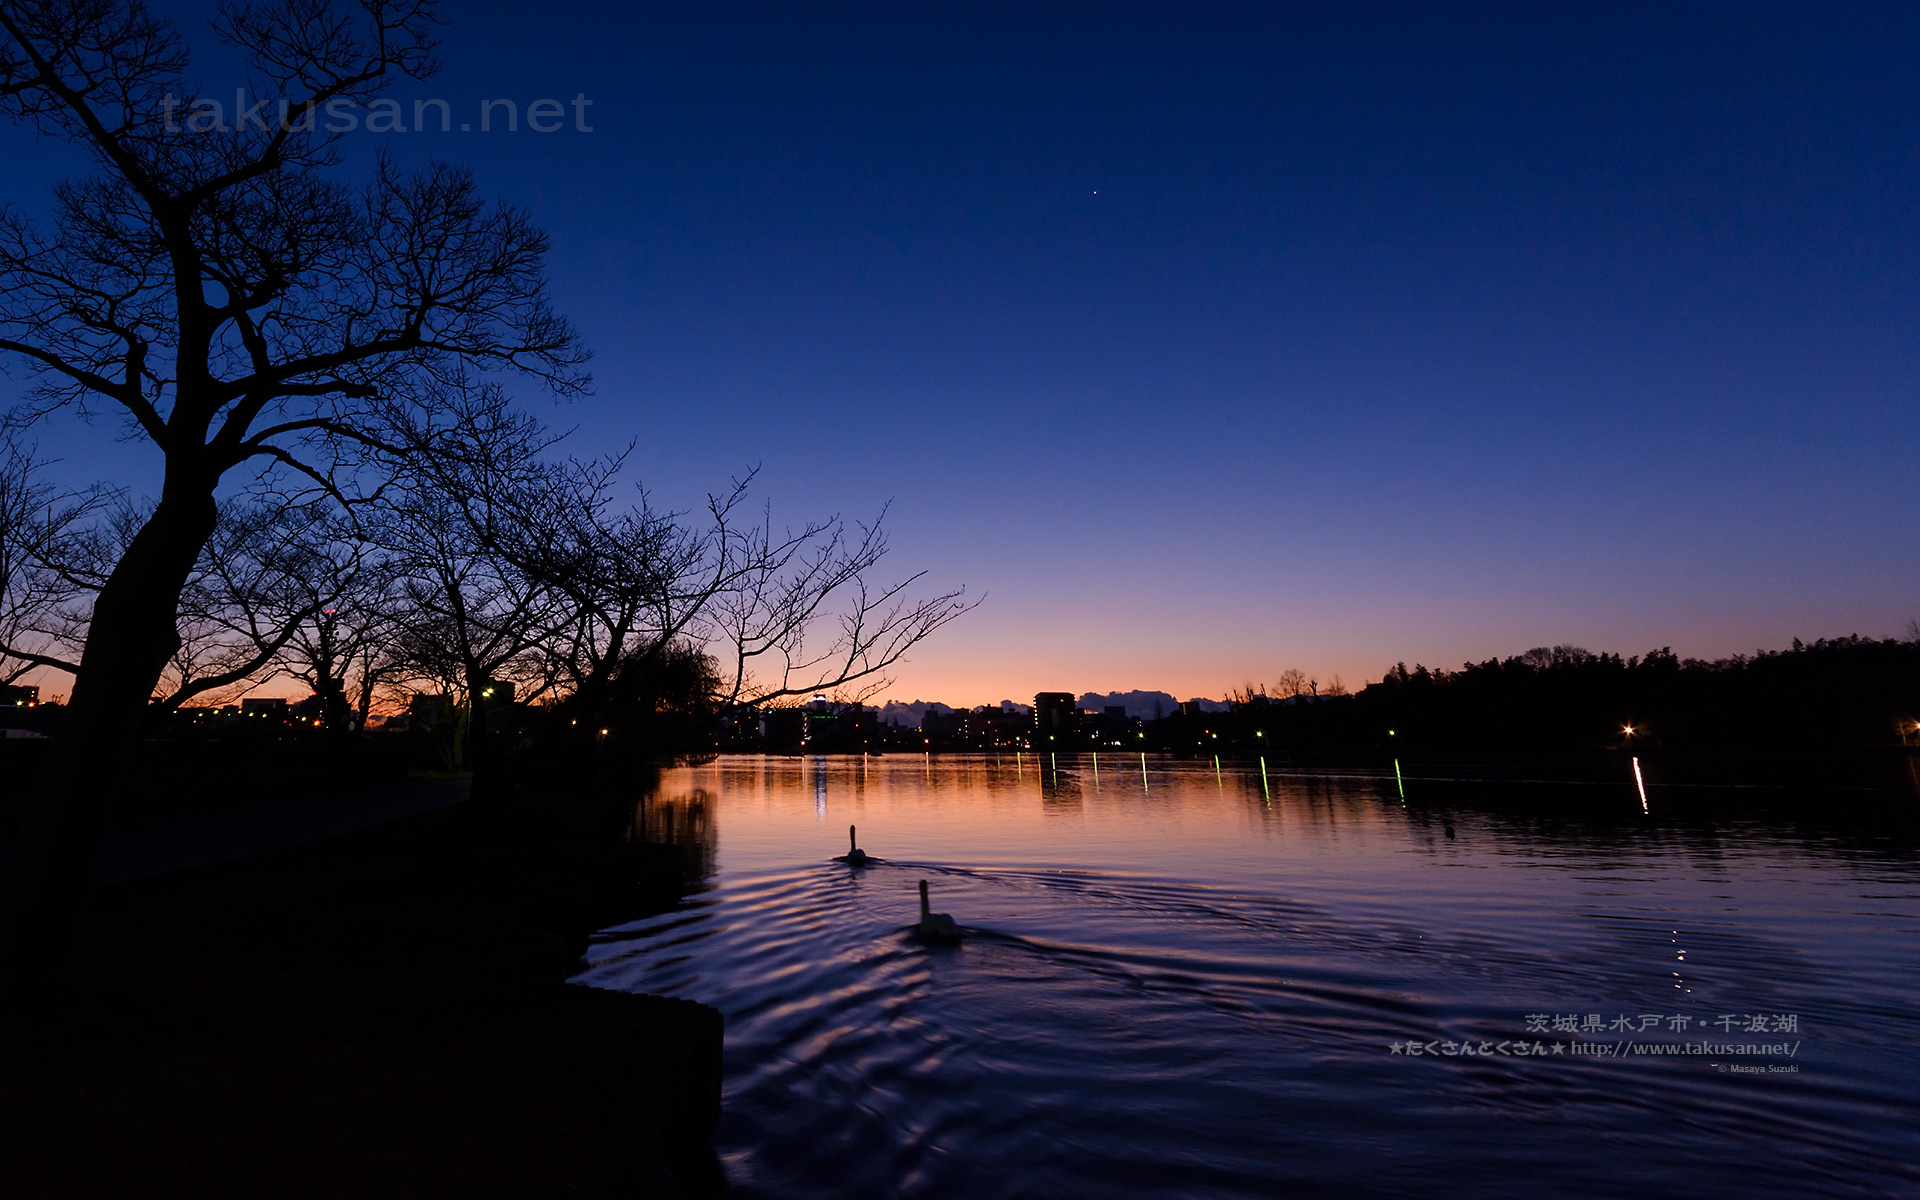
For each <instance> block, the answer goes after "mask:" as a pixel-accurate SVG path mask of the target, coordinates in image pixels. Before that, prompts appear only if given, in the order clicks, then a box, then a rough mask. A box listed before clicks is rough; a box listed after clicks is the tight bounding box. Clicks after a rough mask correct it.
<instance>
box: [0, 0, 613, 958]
mask: <svg viewBox="0 0 1920 1200" xmlns="http://www.w3.org/2000/svg"><path fill="white" fill-rule="evenodd" d="M433 22H434V14H433V7H432V4H431V3H430V0H359V2H358V3H355V4H345V3H330V2H328V0H280V2H277V3H275V2H261V3H241V4H233V5H229V6H226V7H224V8H222V10H221V11H220V14H219V17H218V19H217V20H216V21H215V22H214V34H215V36H216V37H217V38H218V39H219V40H221V41H222V42H224V43H226V44H227V45H228V46H230V47H231V48H232V49H233V50H234V51H236V52H237V53H238V55H239V56H240V58H241V59H242V60H243V62H244V65H245V69H246V72H247V78H248V81H249V82H250V83H251V84H252V85H253V91H254V92H255V94H256V95H257V96H258V97H259V98H260V100H261V101H262V105H261V109H260V111H263V112H265V113H268V114H271V115H270V117H269V118H268V119H267V120H266V121H265V122H262V123H259V124H255V123H252V122H249V121H240V122H238V123H237V124H236V125H234V126H229V127H227V128H225V129H219V130H207V129H204V128H203V126H204V124H205V123H204V122H198V123H197V122H195V121H192V120H183V119H180V114H182V113H188V112H191V111H192V110H193V108H194V106H195V101H196V99H197V98H198V95H197V93H196V92H195V91H194V90H193V89H192V88H191V87H190V86H189V85H188V83H187V81H186V79H185V72H186V68H187V62H188V60H187V53H186V50H185V48H184V46H183V44H182V43H181V41H180V38H179V37H178V35H177V33H176V32H175V30H174V29H173V27H172V26H171V25H169V24H168V23H166V22H164V21H161V20H159V19H157V18H155V17H153V16H152V15H151V14H149V13H148V12H147V10H146V9H145V8H144V7H143V6H141V5H140V4H138V3H137V2H135V0H0V107H4V109H5V110H6V111H7V112H8V113H9V114H11V115H12V116H13V117H14V118H16V119H18V120H23V121H26V122H28V123H31V124H32V125H34V126H35V127H36V128H37V129H38V130H39V131H40V132H42V133H43V134H46V135H51V136H56V137H63V138H65V139H67V140H68V141H70V142H71V143H73V144H74V145H76V146H78V147H80V148H81V149H82V150H83V151H84V152H85V153H86V154H87V155H88V156H89V158H90V161H91V163H92V167H93V170H92V173H91V174H90V175H88V176H86V177H84V178H80V179H75V180H68V181H65V182H62V183H60V184H58V185H57V186H56V187H55V188H54V193H53V201H54V204H53V217H52V220H51V223H50V224H49V226H48V227H46V228H38V227H36V226H35V225H34V224H33V223H31V222H29V221H28V220H27V219H26V218H25V217H24V216H22V215H21V214H19V213H18V212H17V211H15V210H12V209H8V210H6V211H5V212H4V214H0V351H5V352H7V353H8V354H10V355H11V356H12V357H13V358H14V359H15V360H16V361H17V362H19V363H21V364H23V365H25V366H26V367H27V368H29V369H30V370H31V371H32V372H33V373H34V375H35V380H36V382H35V385H34V387H33V390H32V392H31V397H30V406H29V411H28V414H27V415H29V416H33V415H44V414H46V413H49V412H52V411H54V410H56V409H60V408H65V407H77V408H79V409H81V410H82V411H88V412H91V411H94V410H95V409H98V408H101V407H104V408H107V409H109V410H113V411H117V412H119V413H120V414H121V415H122V416H123V417H124V419H125V422H126V424H127V426H128V427H129V428H130V430H131V431H132V432H134V433H135V435H136V436H138V437H141V438H144V439H145V440H146V441H148V442H149V443H151V444H152V445H153V446H154V447H156V448H157V449H158V450H159V451H160V452H161V454H162V456H163V458H164V479H163V483H162V485H161V489H160V495H159V498H158V500H157V502H156V503H155V504H154V505H153V507H152V508H151V510H150V511H148V512H147V513H146V515H145V519H144V521H143V522H142V523H141V524H140V526H139V528H138V530H137V532H136V533H135V534H134V536H133V538H132V540H131V542H130V543H129V544H128V546H127V547H126V550H125V552H124V553H123V554H121V555H120V556H119V558H118V560H117V561H116V562H115V563H114V566H113V569H112V571H111V574H110V575H109V576H108V578H107V579H106V580H105V581H104V584H103V585H102V587H101V588H100V590H99V592H98V594H97V595H96V597H95V598H94V601H93V604H92V610H91V614H90V623H89V626H88V630H87V638H86V644H85V647H84V649H83V651H82V654H81V657H80V661H79V662H78V663H77V664H73V665H75V666H76V667H77V671H76V674H75V679H74V686H73V693H72V697H71V702H70V705H69V708H68V712H67V716H66V719H65V722H64V724H63V725H62V727H61V729H60V730H59V732H58V734H57V736H56V738H55V740H54V742H53V744H52V746H51V747H50V750H49V753H48V755H47V756H46V759H45V765H44V767H43V769H42V771H41V774H40V776H39V778H38V779H37V781H36V783H35V785H34V788H33V791H32V794H31V797H30V804H29V809H28V813H27V816H26V819H25V821H24V822H23V824H22V826H21V828H20V831H19V834H18V836H17V838H16V839H15V843H14V846H13V850H12V857H11V862H10V864H9V868H8V871H7V877H6V885H5V891H4V894H3V895H0V955H4V958H5V962H6V964H7V966H8V968H10V971H11V973H12V977H13V980H14V982H15V983H16V984H20V983H28V984H31V985H33V986H34V987H35V988H45V987H47V986H48V985H52V984H55V983H57V982H58V979H59V977H60V974H61V969H62V967H63V966H64V964H66V963H67V962H68V961H69V959H70V956H71V951H72V948H73V947H74V945H75V944H76V941H77V938H78V934H79V928H80V922H81V919H82V916H83V914H84V910H85V894H86V888H87V883H88V878H89V875H90V869H91V860H92V855H93V850H94V847H95V845H96V843H97V841H98V838H99V834H100V832H101V830H102V828H103V826H104V822H105V820H106V818H107V814H108V806H109V804H110V803H111V800H112V797H113V796H114V794H115V793H116V792H117V790H118V787H119V784H120V782H121V775H122V772H123V770H124V768H125V764H126V762H127V759H128V755H129V752H130V751H131V750H132V748H133V744H134V742H135V741H136V740H137V738H138V736H139V731H140V728H141V725H142V721H143V718H144V715H145V709H146V707H147V700H148V697H149V695H150V694H151V693H152V692H153V689H154V686H155V683H156V682H157V681H158V680H159V678H160V676H161V673H162V672H163V670H165V668H166V667H167V664H168V662H169V660H170V659H171V658H172V657H173V656H174V655H175V653H176V651H177V650H178V648H179V646H180V640H181V639H180V634H179V630H178V629H177V627H176V615H177V610H178V602H179V599H180V596H181V592H182V589H183V587H184V586H185V585H186V583H187V581H188V579H189V577H190V575H191V574H192V572H193V571H194V568H195V564H196V563H198V562H199V561H200V560H201V554H202V550H203V548H204V547H205V546H206V544H207V542H208V539H209V538H210V537H212V536H213V534H214V531H215V529H216V527H217V525H218V521H219V508H218V506H217V505H216V503H215V492H216V489H217V488H218V487H219V486H220V484H221V481H222V480H223V479H224V478H225V477H226V475H227V473H228V472H230V471H232V470H234V469H235V468H236V467H240V466H242V465H244V464H255V463H261V462H265V463H269V464H278V465H279V466H280V467H282V468H284V469H286V470H288V471H290V472H293V473H296V474H298V475H301V476H304V477H305V478H306V479H307V480H309V481H310V482H311V484H312V486H313V487H314V488H315V489H316V490H318V491H320V492H324V493H327V494H331V495H333V496H334V497H335V498H336V499H342V500H344V499H346V498H347V493H348V492H349V491H351V490H352V485H351V479H352V471H353V468H354V464H355V462H356V461H357V459H358V456H359V454H360V452H361V451H363V450H364V449H365V448H367V447H368V446H370V445H379V444H382V443H383V442H384V438H385V432H386V430H388V429H389V428H390V427H391V426H392V425H393V423H394V419H395V416H396V414H400V415H404V414H407V413H409V412H410V411H411V412H415V413H417V412H419V411H422V410H424V411H429V412H430V411H431V410H432V409H433V408H434V407H435V406H436V405H437V404H438V403H439V401H440V396H441V394H442V389H443V387H444V385H445V383H446V382H447V380H448V379H449V378H452V377H455V376H457V375H458V374H459V373H460V372H461V371H462V370H463V369H465V368H466V367H467V366H469V365H473V366H478V367H480V368H483V369H501V368H505V369H514V370H519V371H522V372H526V373H529V374H531V375H533V376H535V377H538V378H539V379H541V380H544V381H545V382H546V383H548V384H550V385H551V386H553V387H555V388H558V389H560V390H563V391H569V390H575V389H578V388H580V387H582V386H584V378H583V377H582V376H581V375H580V374H579V366H580V364H581V362H582V361H583V357H584V356H583V354H582V352H581V351H580V350H579V348H578V346H577V344H576V340H575V337H574V333H573V331H572V329H571V328H570V327H569V326H568V325H567V324H566V322H564V321H563V320H561V319H560V318H558V317H557V316H555V315H554V313H553V312H552V310H551V308H550V306H549V304H548V301H547V298H546V291H545V281H544V278H543V275H542V268H541V262H542V258H543V255H544V253H545V250H546V240H545V238H544V237H543V236H542V235H541V234H540V233H539V232H538V231H537V230H536V229H534V227H533V226H532V225H531V223H530V222H529V221H528V219H527V217H526V215H525V214H524V213H521V212H519V211H517V210H514V209H510V208H490V207H488V206H487V205H486V204H484V203H483V202H482V201H481V200H480V198H479V197H478V195H477V194H476V191H475V188H474V185H473V181H472V180H471V179H470V178H469V176H468V175H467V174H466V173H465V172H463V171H460V170H457V169H455V168H453V167H449V166H444V165H435V166H432V167H429V168H427V169H425V170H424V171H422V172H420V173H418V174H414V175H405V174H402V173H401V172H400V171H399V170H398V169H397V168H396V167H395V166H393V165H392V164H391V163H389V162H387V161H385V160H382V161H380V162H379V163H378V164H377V165H376V167H375V168H374V170H373V173H372V178H371V180H370V181H369V182H368V184H367V185H366V186H365V187H364V188H362V189H358V190H355V189H351V188H348V187H347V186H345V185H343V184H342V183H340V182H338V181H337V180H335V179H333V178H331V177H330V176H329V174H328V169H329V168H331V167H333V166H334V165H335V163H336V153H335V147H334V145H333V139H334V138H335V137H336V136H337V135H335V134H332V133H329V132H328V131H327V130H326V128H325V126H324V124H322V123H320V122H317V121H314V120H311V118H312V117H313V115H314V114H315V113H316V112H317V110H318V108H319V106H322V105H324V104H326V103H327V102H328V101H330V100H332V99H335V98H352V99H356V100H364V99H365V98H367V97H369V96H371V95H372V94H373V93H374V92H376V91H377V90H378V89H379V88H380V87H381V86H382V85H383V84H384V83H385V82H387V81H388V80H390V79H392V78H393V77H395V76H407V77H411V78H421V77H424V76H426V75H428V74H430V73H431V72H432V71H433V70H434V66H435V64H434V61H433V58H432V50H433V41H432V37H431V34H432V30H433Z"/></svg>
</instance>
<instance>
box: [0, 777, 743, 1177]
mask: <svg viewBox="0 0 1920 1200" xmlns="http://www.w3.org/2000/svg"><path fill="white" fill-rule="evenodd" d="M472 819H473V817H472V814H471V813H470V812H469V811H468V806H467V805H461V806H457V807H455V808H451V809H446V810H444V811H440V812H434V813H429V814H426V815H423V816H417V817H413V818H410V819H407V820H404V821H401V822H398V823H395V824H392V825H389V826H385V827H383V828H380V829H377V830H373V831H369V832H365V833H361V834H356V835H353V836H351V837H346V838H340V839H337V840H334V841H330V842H327V843H324V844H321V845H317V846H311V847H307V848H303V849H299V850H294V851H286V852H282V853H278V854H273V855H269V856H266V857H262V858H256V859H252V860H249V861H246V862H242V863H233V864H228V865H224V866H219V867H211V868H206V869H202V870H198V871H193V872H189V873H185V874H181V875H174V876H169V877H165V878H160V879H153V880H146V881H142V882H138V883H132V884H126V885H122V886H118V887H110V888H106V889H103V890H101V891H100V892H99V893H98V894H97V896H96V899H95V904H94V909H93V918H92V922H91V926H90V931H89V938H88V942H87V950H86V959H85V962H84V965H83V968H82V979H81V983H82V991H83V994H84V996H85V1000H84V1002H83V1004H82V1006H81V1009H80V1012H79V1014H78V1015H77V1016H76V1017H75V1018H73V1020H72V1021H71V1022H70V1023H69V1024H68V1025H66V1026H65V1027H64V1028H59V1029H52V1028H50V1029H46V1030H43V1031H39V1033H38V1034H37V1035H26V1036H22V1034H23V1031H22V1030H21V1029H19V1028H15V1029H14V1030H12V1031H10V1034H11V1035H12V1036H10V1037H9V1038H8V1039H7V1045H6V1047H5V1049H4V1051H0V1053H4V1055H5V1058H6V1060H7V1061H6V1062H5V1063H4V1072H3V1073H0V1112H4V1114H5V1119H4V1120H0V1195H4V1196H7V1197H14V1198H17V1197H29V1196H55V1195H58V1196H109V1195H111V1196H127V1195H140V1196H207V1195H273V1196H356V1197H358V1196H424V1195H458V1196H561V1195H572V1196H665V1197H673V1196H700V1195H707V1194H711V1193H713V1192H715V1191H717V1190H718V1189H719V1187H720V1186H721V1180H720V1175H719V1171H718V1164H717V1162H716V1160H715V1159H714V1157H713V1155H712V1152H711V1150H710V1148H709V1142H708V1134H709V1131H710V1129H711V1127H712V1124H713V1121H714V1120H715V1118H716V1117H717V1116H718V1111H719V1086H720V1074H719V1072H720V1053H721V1021H720V1016H719V1014H718V1013H716V1012H714V1011H713V1010H712V1009H709V1008H706V1007H704V1006H702V1005H698V1004H693V1003H689V1002H686V1001H676V1000H667V999H662V998H658V997H651V996H634V995H625V994H619V993H613V992H606V991H596V990H592V989H588V988H583V987H577V986H568V985H565V984H563V983H562V982H560V980H561V979H562V977H563V976H564V974H565V969H566V966H567V963H568V962H569V961H570V959H571V954H572V946H571V938H570V937H569V936H568V935H566V934H565V933H561V932H556V931H555V928H554V927H553V926H551V925H548V926H546V927H543V926H542V923H541V922H539V921H537V920H533V921H529V920H527V919H524V916H525V913H526V911H528V906H527V905H526V904H525V903H524V901H525V897H524V895H520V896H515V895H512V894H511V893H503V892H501V891H499V890H498V889H496V888H494V887H492V886H491V885H490V883H489V881H488V879H487V878H485V877H484V873H483V874H482V876H481V877H479V878H476V872H475V870H474V867H473V861H474V860H473V856H472V855H471V853H470V852H469V850H468V847H469V846H470V845H471V841H470V838H469V837H468V836H467V833H468V830H467V828H466V826H467V824H468V823H469V822H470V821H471V820H472Z"/></svg>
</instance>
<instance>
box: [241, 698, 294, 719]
mask: <svg viewBox="0 0 1920 1200" xmlns="http://www.w3.org/2000/svg"><path fill="white" fill-rule="evenodd" d="M240 715H241V716H243V717H248V716H260V717H284V716H286V715H287V698H286V697H285V696H248V697H247V698H246V699H244V700H242V701H240Z"/></svg>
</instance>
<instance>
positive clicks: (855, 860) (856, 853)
mask: <svg viewBox="0 0 1920 1200" xmlns="http://www.w3.org/2000/svg"><path fill="white" fill-rule="evenodd" d="M853 828H854V827H853V826H851V825H849V826H847V852H846V853H845V854H843V855H841V856H839V857H838V858H836V859H834V860H833V861H835V862H843V863H845V864H847V865H848V866H850V867H864V866H866V865H867V864H868V863H876V862H879V861H880V860H879V859H877V858H875V857H873V856H872V855H870V854H868V853H867V852H866V851H865V850H862V849H861V848H860V843H859V840H858V839H857V838H855V837H854V833H853Z"/></svg>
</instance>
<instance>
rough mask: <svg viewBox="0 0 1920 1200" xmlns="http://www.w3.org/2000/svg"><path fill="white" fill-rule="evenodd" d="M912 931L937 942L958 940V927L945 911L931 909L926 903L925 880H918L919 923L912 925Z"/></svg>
mask: <svg viewBox="0 0 1920 1200" xmlns="http://www.w3.org/2000/svg"><path fill="white" fill-rule="evenodd" d="M914 932H915V933H918V934H919V935H920V936H921V937H924V938H932V939H933V940H934V941H938V942H957V941H959V940H960V927H959V926H958V925H955V924H954V923H953V918H952V917H950V916H948V915H947V914H946V913H937V912H934V911H932V909H931V908H929V907H928V904H927V881H926V880H924V879H922V880H921V881H920V923H919V924H918V925H916V926H914Z"/></svg>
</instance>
